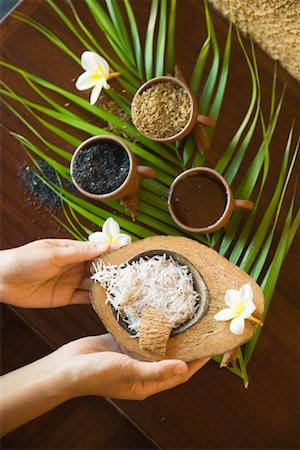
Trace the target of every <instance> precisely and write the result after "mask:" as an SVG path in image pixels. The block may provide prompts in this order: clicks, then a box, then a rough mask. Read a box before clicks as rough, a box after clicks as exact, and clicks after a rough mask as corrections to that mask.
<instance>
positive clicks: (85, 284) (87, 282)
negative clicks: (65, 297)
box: [78, 277, 92, 291]
mask: <svg viewBox="0 0 300 450" xmlns="http://www.w3.org/2000/svg"><path fill="white" fill-rule="evenodd" d="M91 283H92V282H91V279H90V278H89V277H84V278H82V280H81V281H80V283H79V285H78V289H81V290H82V291H89V290H90V287H91Z"/></svg>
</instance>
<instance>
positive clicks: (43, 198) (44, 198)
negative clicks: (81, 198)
mask: <svg viewBox="0 0 300 450" xmlns="http://www.w3.org/2000/svg"><path fill="white" fill-rule="evenodd" d="M36 162H37V164H38V166H39V168H40V170H41V171H40V170H38V169H37V168H36V167H30V166H26V167H25V171H24V173H23V175H22V179H23V181H24V183H25V186H26V193H27V194H30V196H29V197H28V198H27V203H28V204H29V205H31V206H34V207H36V209H39V208H40V207H41V206H46V207H47V208H48V209H49V210H50V211H51V212H53V213H54V212H56V211H57V209H58V208H60V207H61V200H60V197H59V196H58V195H57V194H56V193H55V192H53V191H52V190H51V189H50V188H49V187H48V186H46V184H45V183H43V181H42V180H41V179H40V178H38V177H37V174H39V175H42V176H43V178H47V180H48V181H50V182H51V183H54V184H57V183H58V178H57V175H56V172H55V170H54V169H53V167H52V166H50V164H48V163H47V162H46V161H43V160H37V161H36ZM64 188H65V189H67V190H69V191H71V192H72V191H73V192H74V187H73V185H72V184H71V183H69V182H64ZM32 195H33V196H34V198H35V199H36V200H37V204H36V202H34V201H33V200H32V198H31V196H32Z"/></svg>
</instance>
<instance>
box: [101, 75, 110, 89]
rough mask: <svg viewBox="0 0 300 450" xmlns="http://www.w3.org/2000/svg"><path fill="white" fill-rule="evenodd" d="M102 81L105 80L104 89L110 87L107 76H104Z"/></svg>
mask: <svg viewBox="0 0 300 450" xmlns="http://www.w3.org/2000/svg"><path fill="white" fill-rule="evenodd" d="M102 81H103V87H104V89H109V88H110V85H109V84H108V82H107V80H106V78H104V77H103V78H102Z"/></svg>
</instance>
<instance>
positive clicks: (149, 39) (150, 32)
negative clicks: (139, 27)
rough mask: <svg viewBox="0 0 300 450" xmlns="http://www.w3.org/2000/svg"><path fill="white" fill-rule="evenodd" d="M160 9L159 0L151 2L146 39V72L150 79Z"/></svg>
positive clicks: (147, 77)
mask: <svg viewBox="0 0 300 450" xmlns="http://www.w3.org/2000/svg"><path fill="white" fill-rule="evenodd" d="M157 11H158V0H153V1H152V2H151V9H150V14H149V19H148V25H147V32H146V40H145V57H144V61H145V74H146V79H147V80H150V78H152V77H153V41H154V32H155V25H156V18H157Z"/></svg>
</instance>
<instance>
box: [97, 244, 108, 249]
mask: <svg viewBox="0 0 300 450" xmlns="http://www.w3.org/2000/svg"><path fill="white" fill-rule="evenodd" d="M109 248H110V245H109V244H96V249H97V250H108V249H109Z"/></svg>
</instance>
